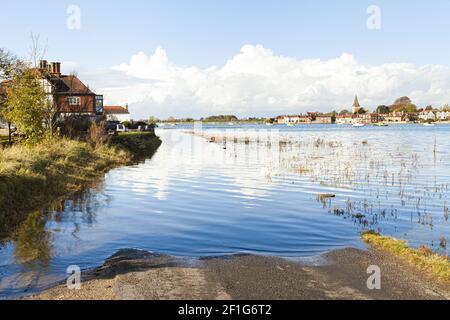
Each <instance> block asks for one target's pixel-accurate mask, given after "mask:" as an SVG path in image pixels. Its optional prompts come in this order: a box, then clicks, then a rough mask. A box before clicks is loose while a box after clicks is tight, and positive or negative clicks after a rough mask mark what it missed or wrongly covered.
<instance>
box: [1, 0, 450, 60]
mask: <svg viewBox="0 0 450 320" xmlns="http://www.w3.org/2000/svg"><path fill="white" fill-rule="evenodd" d="M70 4H77V5H79V6H80V8H81V10H82V15H81V18H82V20H81V21H82V24H81V30H79V31H71V30H68V29H67V28H66V27H65V21H66V19H67V14H66V8H67V7H68V6H69V5H70ZM371 4H376V5H378V6H379V7H380V8H381V10H382V28H381V30H380V31H370V30H368V29H367V28H366V20H367V18H368V15H367V14H366V9H367V7H368V6H369V5H371ZM449 14H450V1H447V0H432V1H405V0H395V1H392V0H389V1H376V0H375V1H374V0H372V1H364V0H340V1H338V0H335V1H332V0H325V1H324V0H319V1H317V0H316V1H312V0H311V1H299V0H296V1H279V0H276V1H271V0H263V1H260V0H246V1H242V0H223V1H220V0H186V1H184V0H183V1H182V0H173V1H172V0H163V1H154V0H153V1H152V0H150V1H148V0H127V1H109V0H108V1H106V0H94V1H84V0H73V1H60V0H57V1H51V0H42V1H29V0H28V1H24V0H15V1H8V2H6V1H5V2H4V3H2V11H0V21H1V24H2V25H6V26H7V27H6V28H5V27H2V28H0V39H1V42H0V43H1V46H4V47H7V48H10V49H11V50H13V51H15V52H17V53H19V54H22V55H25V54H26V52H27V47H28V43H29V34H30V32H34V33H37V34H40V35H41V37H42V38H44V39H48V43H49V46H48V47H49V49H48V55H49V56H51V57H53V58H60V59H62V60H70V61H79V62H81V63H83V64H86V65H88V66H89V65H92V64H95V65H101V66H108V65H113V64H117V63H120V62H123V61H124V60H126V59H128V58H129V57H130V56H131V55H132V54H134V53H136V52H138V51H145V52H151V51H153V50H154V48H155V47H156V46H158V45H160V46H162V47H164V48H165V49H166V50H167V51H168V52H170V56H171V58H172V59H173V60H175V61H177V63H180V64H188V65H197V66H203V67H206V66H209V65H214V64H220V63H223V61H225V60H226V59H227V58H229V57H230V56H231V55H232V54H234V53H235V52H236V51H237V50H239V48H240V47H241V46H242V45H244V44H247V43H251V44H262V45H264V46H266V47H268V48H271V49H272V50H274V51H275V52H277V53H280V54H283V55H287V56H294V57H298V58H310V57H314V58H324V59H326V58H331V57H336V56H338V55H340V54H342V53H344V52H348V53H351V54H354V55H355V56H357V57H358V59H359V60H361V61H364V62H366V63H385V62H399V61H402V62H405V61H408V62H413V63H418V64H427V63H434V64H448V59H449V58H448V54H449V51H450V50H449V49H450V48H449V46H450V43H449V41H448V39H449V34H448V30H449V27H448V15H449Z"/></svg>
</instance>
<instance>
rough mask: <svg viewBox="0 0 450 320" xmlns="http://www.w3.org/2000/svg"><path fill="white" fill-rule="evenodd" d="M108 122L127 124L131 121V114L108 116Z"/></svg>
mask: <svg viewBox="0 0 450 320" xmlns="http://www.w3.org/2000/svg"><path fill="white" fill-rule="evenodd" d="M106 120H108V121H120V122H125V121H128V122H129V121H131V116H130V114H126V113H124V114H107V115H106Z"/></svg>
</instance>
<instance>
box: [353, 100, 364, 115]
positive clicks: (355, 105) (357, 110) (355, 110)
mask: <svg viewBox="0 0 450 320" xmlns="http://www.w3.org/2000/svg"><path fill="white" fill-rule="evenodd" d="M361 110H363V108H362V107H361V105H360V104H359V100H358V96H355V101H354V102H353V106H352V113H353V114H359V113H360V112H361Z"/></svg>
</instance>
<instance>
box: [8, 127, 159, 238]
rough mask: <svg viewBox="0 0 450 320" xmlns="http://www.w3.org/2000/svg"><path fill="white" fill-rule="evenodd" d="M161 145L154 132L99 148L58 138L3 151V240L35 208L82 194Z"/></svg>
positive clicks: (117, 140) (133, 136) (125, 138)
mask: <svg viewBox="0 0 450 320" xmlns="http://www.w3.org/2000/svg"><path fill="white" fill-rule="evenodd" d="M160 144H161V141H160V140H159V138H157V137H155V136H154V135H144V134H141V135H127V136H126V137H125V136H124V137H122V136H119V137H118V139H113V141H112V142H111V143H110V144H108V145H103V146H100V147H97V148H94V147H92V146H91V145H90V144H88V143H86V142H81V141H75V140H69V139H53V140H51V141H50V140H49V141H45V142H42V143H40V144H38V145H36V146H32V147H30V146H25V145H14V146H12V147H10V148H5V149H3V150H2V149H0V239H1V238H6V237H9V236H10V235H11V234H12V233H14V232H15V230H16V229H17V227H18V226H19V225H20V224H21V223H22V222H23V221H24V220H25V219H26V217H27V215H28V214H29V213H30V212H32V211H35V210H36V209H39V208H44V207H46V206H50V205H51V204H52V203H54V202H57V201H58V200H61V199H64V198H66V197H67V196H69V195H71V194H75V193H77V192H80V191H81V190H83V189H85V188H86V187H87V186H89V185H92V183H93V182H95V181H96V180H97V179H98V178H99V177H101V176H103V175H104V174H105V172H107V171H109V170H110V169H112V168H114V167H118V166H123V165H129V164H132V163H134V162H135V159H136V157H142V156H145V155H146V154H148V155H153V153H154V152H156V150H157V148H158V147H159V145H160ZM134 146H137V148H136V149H133V148H134ZM145 148H148V149H145Z"/></svg>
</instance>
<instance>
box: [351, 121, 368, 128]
mask: <svg viewBox="0 0 450 320" xmlns="http://www.w3.org/2000/svg"><path fill="white" fill-rule="evenodd" d="M353 126H354V127H355V128H361V127H365V126H366V125H365V124H364V123H360V122H358V123H354V124H353Z"/></svg>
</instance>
